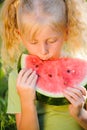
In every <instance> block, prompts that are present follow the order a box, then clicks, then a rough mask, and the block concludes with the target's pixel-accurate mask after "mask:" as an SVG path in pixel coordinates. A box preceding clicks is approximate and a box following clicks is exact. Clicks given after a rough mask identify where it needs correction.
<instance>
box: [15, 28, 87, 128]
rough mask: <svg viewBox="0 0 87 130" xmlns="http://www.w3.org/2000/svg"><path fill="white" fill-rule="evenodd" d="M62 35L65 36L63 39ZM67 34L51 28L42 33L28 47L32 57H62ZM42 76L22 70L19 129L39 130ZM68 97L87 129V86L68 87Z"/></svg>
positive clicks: (66, 94) (20, 74)
mask: <svg viewBox="0 0 87 130" xmlns="http://www.w3.org/2000/svg"><path fill="white" fill-rule="evenodd" d="M60 34H61V36H60ZM64 36H65V35H64V34H63V33H60V32H55V31H53V30H52V29H51V28H50V27H49V26H48V27H46V28H43V30H42V31H40V32H38V33H37V35H36V37H35V39H33V40H32V41H29V42H25V41H26V40H25V39H23V41H24V45H25V46H26V48H27V50H28V51H29V50H30V51H29V52H30V54H33V55H36V56H39V58H40V59H42V60H47V59H52V58H58V57H59V56H60V52H61V48H62V45H63V42H64V40H65V37H64ZM37 79H38V76H37V74H36V73H35V72H33V71H32V70H31V69H29V70H26V69H23V70H21V71H20V73H19V75H18V80H17V91H18V94H19V97H20V100H21V113H18V114H16V122H17V128H18V130H25V129H26V130H39V123H38V118H37V111H36V107H35V86H36V82H37ZM64 95H65V97H66V98H67V99H68V100H69V101H70V102H71V105H70V107H69V111H70V114H71V115H72V116H73V117H74V118H75V119H76V120H77V122H78V123H79V124H80V125H81V126H82V127H83V128H85V129H86V128H87V111H86V110H85V109H84V108H83V106H84V103H85V98H84V97H85V96H86V90H85V89H84V88H83V87H75V88H72V89H71V88H68V89H67V90H66V91H65V92H64Z"/></svg>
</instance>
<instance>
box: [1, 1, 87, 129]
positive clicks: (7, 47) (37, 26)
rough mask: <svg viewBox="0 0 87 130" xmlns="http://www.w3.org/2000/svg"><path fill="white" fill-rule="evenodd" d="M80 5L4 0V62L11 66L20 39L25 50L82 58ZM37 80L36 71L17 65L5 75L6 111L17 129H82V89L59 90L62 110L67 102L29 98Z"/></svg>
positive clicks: (86, 118)
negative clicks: (6, 81)
mask: <svg viewBox="0 0 87 130" xmlns="http://www.w3.org/2000/svg"><path fill="white" fill-rule="evenodd" d="M86 9H87V6H86V2H85V1H84V0H5V2H4V6H3V10H2V19H3V20H2V26H3V30H2V38H3V48H2V53H3V55H2V56H3V59H5V62H4V65H9V64H10V65H11V66H12V68H15V66H14V63H15V62H16V61H17V59H18V58H19V55H20V52H21V50H23V49H24V48H23V47H22V44H21V43H23V46H24V47H25V48H26V49H27V50H28V52H29V54H32V55H36V56H38V57H39V58H40V59H42V60H48V59H53V58H59V57H61V56H71V57H72V56H74V57H79V56H80V57H81V56H82V58H85V57H86V56H87V55H86V47H87V43H86V41H85V37H86V31H87V30H86V29H87V26H86V22H85V18H84V15H85V14H84V13H85V12H86ZM84 10H85V11H84ZM83 12H84V13H83ZM66 41H67V42H66ZM37 79H38V75H37V74H36V72H35V71H33V70H32V69H31V68H30V69H29V70H27V69H22V70H21V71H20V73H19V74H18V73H17V71H16V70H15V69H14V70H13V71H12V72H11V73H10V75H9V84H8V86H9V88H8V108H7V112H8V113H14V114H15V115H16V124H17V129H18V130H39V129H41V130H64V129H66V130H82V129H83V128H84V129H87V111H86V110H85V108H84V104H85V97H86V90H85V88H84V87H75V88H67V89H66V90H65V91H64V96H65V97H66V98H67V99H68V100H69V101H70V102H71V105H70V106H69V112H68V105H64V106H54V105H47V104H43V103H41V102H40V101H35V86H36V82H37ZM82 127H83V128H82Z"/></svg>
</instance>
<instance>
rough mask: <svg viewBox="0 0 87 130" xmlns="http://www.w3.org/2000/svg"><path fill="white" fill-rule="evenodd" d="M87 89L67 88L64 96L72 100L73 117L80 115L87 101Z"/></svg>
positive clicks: (71, 111)
mask: <svg viewBox="0 0 87 130" xmlns="http://www.w3.org/2000/svg"><path fill="white" fill-rule="evenodd" d="M86 94H87V93H86V89H85V88H84V87H74V88H67V89H66V90H65V91H64V96H65V97H66V98H67V99H68V100H69V101H70V103H71V105H70V106H69V111H70V114H71V115H72V116H73V117H76V116H80V115H81V112H82V111H83V109H84V108H83V107H84V104H85V101H86V96H87V95H86Z"/></svg>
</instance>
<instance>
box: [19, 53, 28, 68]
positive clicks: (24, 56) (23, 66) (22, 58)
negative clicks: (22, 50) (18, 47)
mask: <svg viewBox="0 0 87 130" xmlns="http://www.w3.org/2000/svg"><path fill="white" fill-rule="evenodd" d="M26 56H27V54H22V56H21V61H20V64H21V67H22V68H25V62H24V59H25V58H26Z"/></svg>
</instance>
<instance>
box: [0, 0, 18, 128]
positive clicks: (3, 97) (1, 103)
mask: <svg viewBox="0 0 87 130" xmlns="http://www.w3.org/2000/svg"><path fill="white" fill-rule="evenodd" d="M3 1H4V0H0V9H1V6H2V4H3ZM0 49H1V38H0ZM0 53H1V50H0ZM7 77H8V75H6V74H5V71H4V68H3V66H2V60H1V57H0V130H16V123H15V117H14V115H10V114H6V107H7V88H8V86H7V84H8V82H7Z"/></svg>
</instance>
